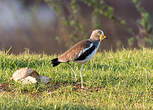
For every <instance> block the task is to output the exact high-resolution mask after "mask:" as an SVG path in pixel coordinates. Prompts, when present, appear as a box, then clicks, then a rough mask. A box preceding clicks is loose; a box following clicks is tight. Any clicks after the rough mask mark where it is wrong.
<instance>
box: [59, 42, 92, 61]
mask: <svg viewBox="0 0 153 110" xmlns="http://www.w3.org/2000/svg"><path fill="white" fill-rule="evenodd" d="M91 43H92V42H91V41H90V40H83V41H80V42H78V43H77V44H75V45H74V46H73V47H71V48H70V49H68V50H67V51H66V52H64V53H63V54H62V55H61V56H59V57H58V60H59V61H60V62H69V61H73V60H75V59H77V58H78V56H79V55H80V53H81V52H82V51H83V50H84V49H86V48H89V47H90V45H91Z"/></svg>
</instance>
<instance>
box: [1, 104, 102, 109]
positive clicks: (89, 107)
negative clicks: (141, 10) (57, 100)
mask: <svg viewBox="0 0 153 110" xmlns="http://www.w3.org/2000/svg"><path fill="white" fill-rule="evenodd" d="M4 108H5V109H7V110H8V109H14V110H23V109H24V110H103V109H102V108H100V107H96V106H84V105H74V104H71V103H69V104H64V105H61V104H57V105H55V104H50V105H47V106H44V105H43V106H41V105H30V106H25V105H21V104H20V105H19V104H16V103H14V104H11V106H7V105H3V106H2V107H1V105H0V109H1V110H3V109H4Z"/></svg>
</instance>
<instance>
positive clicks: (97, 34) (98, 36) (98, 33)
mask: <svg viewBox="0 0 153 110" xmlns="http://www.w3.org/2000/svg"><path fill="white" fill-rule="evenodd" d="M106 38H107V37H106V36H105V35H104V32H103V31H102V30H101V29H96V30H93V31H92V34H91V36H90V39H91V40H94V41H102V40H103V39H106Z"/></svg>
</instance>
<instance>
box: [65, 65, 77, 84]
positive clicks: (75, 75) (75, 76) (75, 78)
mask: <svg viewBox="0 0 153 110" xmlns="http://www.w3.org/2000/svg"><path fill="white" fill-rule="evenodd" d="M67 64H68V65H69V67H70V68H71V70H72V71H73V73H74V80H75V82H77V80H78V79H77V74H76V73H75V71H74V70H73V68H72V66H71V64H70V63H67Z"/></svg>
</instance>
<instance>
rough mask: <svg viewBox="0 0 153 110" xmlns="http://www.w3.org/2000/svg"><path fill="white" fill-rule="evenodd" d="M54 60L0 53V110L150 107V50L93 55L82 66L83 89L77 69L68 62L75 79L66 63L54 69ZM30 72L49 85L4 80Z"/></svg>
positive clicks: (152, 85) (152, 87) (130, 109)
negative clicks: (44, 78)
mask: <svg viewBox="0 0 153 110" xmlns="http://www.w3.org/2000/svg"><path fill="white" fill-rule="evenodd" d="M54 57H56V56H47V55H30V54H21V55H17V56H15V55H8V54H7V53H4V52H0V110H7V109H8V110H18V109H19V110H24V109H26V110H47V109H56V110H67V109H68V110H74V109H76V110H88V109H89V110H93V109H96V110H103V109H116V110H117V109H123V110H125V109H128V110H133V109H141V110H143V109H153V50H152V49H145V48H144V49H141V50H125V49H122V50H118V51H116V52H112V51H109V52H103V53H97V54H96V57H94V58H93V59H92V60H91V61H90V62H88V63H87V64H86V65H85V68H84V70H83V78H84V82H85V89H80V77H79V72H80V67H81V65H79V64H76V63H72V65H73V67H74V70H75V71H76V72H77V73H78V78H79V81H78V82H77V83H75V82H74V75H73V73H72V72H71V69H70V68H69V67H68V66H67V65H66V64H61V65H59V66H58V67H56V68H53V67H52V66H51V65H50V60H51V59H52V58H54ZM22 67H29V68H33V69H35V70H36V71H37V72H38V73H40V75H45V76H48V77H50V78H51V82H50V83H49V84H42V83H39V84H32V85H21V84H20V83H16V82H14V81H10V80H9V78H10V77H11V75H12V74H13V72H14V71H16V70H17V69H19V68H22Z"/></svg>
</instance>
